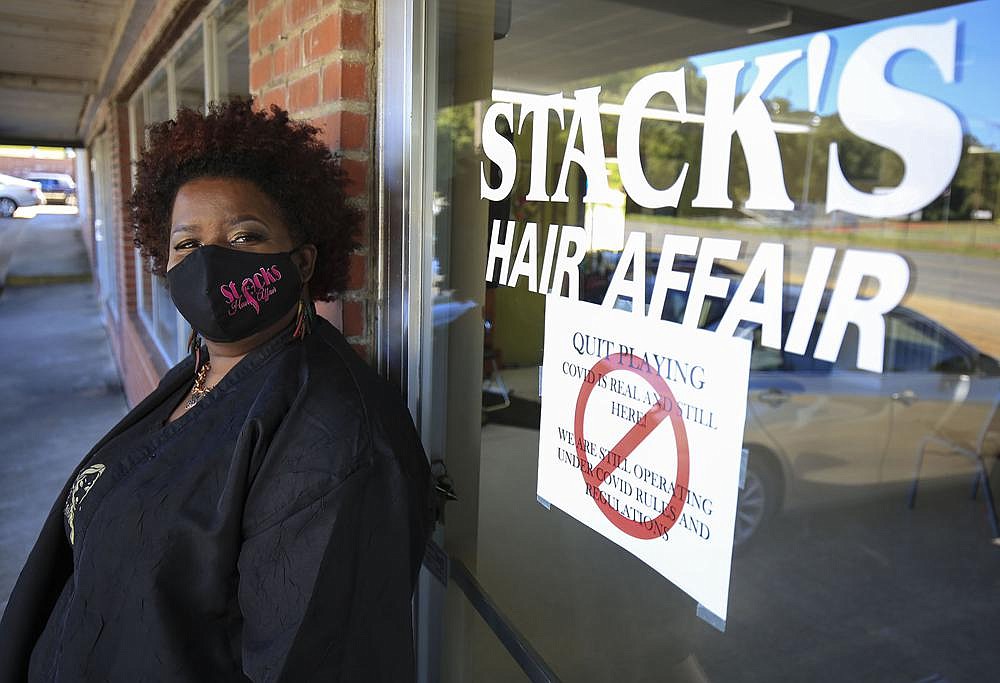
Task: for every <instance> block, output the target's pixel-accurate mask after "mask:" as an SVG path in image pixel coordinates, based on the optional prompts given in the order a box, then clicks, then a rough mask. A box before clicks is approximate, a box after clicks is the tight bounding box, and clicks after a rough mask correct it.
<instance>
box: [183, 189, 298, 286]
mask: <svg viewBox="0 0 1000 683" xmlns="http://www.w3.org/2000/svg"><path fill="white" fill-rule="evenodd" d="M206 244H215V245H218V246H220V247H228V248H230V249H239V250H241V251H256V252H263V253H268V252H278V251H289V250H291V249H292V248H293V247H295V246H296V245H295V244H294V243H293V241H292V236H291V234H290V232H289V230H288V226H287V225H285V222H284V221H283V220H282V218H281V213H280V211H279V209H278V207H277V206H276V205H275V203H274V201H273V200H272V199H271V198H270V197H269V196H268V195H266V194H264V193H263V192H261V191H260V190H259V189H258V188H257V186H256V185H255V184H254V183H252V182H250V181H248V180H243V179H241V178H213V177H205V178H196V179H194V180H190V181H188V182H186V183H184V184H183V185H181V187H180V189H179V190H178V191H177V196H176V198H175V199H174V206H173V211H172V213H171V218H170V242H169V254H168V258H167V270H170V269H171V268H173V267H174V266H176V265H177V264H178V263H180V262H181V261H183V260H184V258H185V257H186V256H187V255H188V254H190V253H192V252H193V251H194V250H195V249H197V248H198V247H200V246H203V245H206ZM315 254H316V251H315V248H306V249H302V250H300V251H297V252H295V253H294V254H292V257H293V259H294V260H295V261H296V263H297V264H298V266H299V269H300V271H301V274H302V280H303V281H306V280H308V279H309V277H311V276H312V270H313V265H314V263H315Z"/></svg>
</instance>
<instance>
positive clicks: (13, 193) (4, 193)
mask: <svg viewBox="0 0 1000 683" xmlns="http://www.w3.org/2000/svg"><path fill="white" fill-rule="evenodd" d="M44 203H45V195H43V194H42V187H41V185H40V184H39V183H36V182H32V181H30V180H25V179H24V178H15V177H14V176H12V175H6V174H5V173H0V217H3V218H10V217H11V216H13V215H14V212H15V211H17V208H18V207H19V206H35V205H36V204H44Z"/></svg>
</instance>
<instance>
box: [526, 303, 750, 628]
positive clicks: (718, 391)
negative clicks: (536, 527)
mask: <svg viewBox="0 0 1000 683" xmlns="http://www.w3.org/2000/svg"><path fill="white" fill-rule="evenodd" d="M749 373H750V341H749V340H748V339H742V338H736V337H729V336H723V335H719V334H713V333H711V332H708V331H705V330H700V329H697V328H691V327H684V326H682V325H679V324H675V323H670V322H666V321H662V320H655V319H652V318H647V317H645V316H644V315H634V314H632V313H629V312H626V311H621V310H617V309H613V308H605V307H600V306H597V305H594V304H590V303H586V302H574V301H570V300H568V299H566V298H563V297H559V296H555V295H550V296H548V297H546V308H545V355H544V362H543V370H542V388H543V396H542V417H541V427H540V439H539V453H538V496H539V497H540V498H542V499H544V500H545V501H547V502H548V503H550V504H551V505H555V506H556V507H558V508H559V509H561V510H563V511H564V512H566V513H567V514H569V515H570V516H572V517H574V518H576V519H577V520H579V521H580V522H582V523H584V524H586V525H587V526H588V527H590V528H591V529H594V530H595V531H597V532H598V533H600V534H602V535H603V536H605V537H606V538H608V539H610V540H611V541H613V542H615V543H617V544H618V545H619V546H621V547H622V548H624V549H625V550H628V551H629V552H630V553H632V554H633V555H635V556H636V557H638V558H639V559H641V560H642V561H643V562H645V563H646V564H648V565H649V566H651V567H652V568H653V569H655V570H656V571H657V572H659V573H660V574H662V575H663V576H664V577H666V578H667V579H669V580H670V581H672V582H673V583H674V584H676V585H677V586H678V587H679V588H681V590H683V591H684V592H685V593H687V594H688V595H690V596H691V597H693V598H694V599H695V600H697V601H698V602H699V603H700V604H702V605H704V606H705V607H706V608H707V609H709V610H710V611H712V612H713V613H714V614H716V615H717V616H719V617H720V618H721V619H723V620H725V618H726V611H727V604H728V597H729V572H730V564H731V561H732V552H733V530H734V528H735V521H736V502H737V494H738V491H739V472H740V459H741V449H742V444H743V426H744V422H745V419H746V400H747V385H748V381H749Z"/></svg>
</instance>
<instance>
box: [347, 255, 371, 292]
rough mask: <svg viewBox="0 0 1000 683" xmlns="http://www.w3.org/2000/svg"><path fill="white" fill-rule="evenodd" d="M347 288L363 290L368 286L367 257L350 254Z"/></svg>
mask: <svg viewBox="0 0 1000 683" xmlns="http://www.w3.org/2000/svg"><path fill="white" fill-rule="evenodd" d="M348 271H349V272H348V275H347V288H348V289H364V288H366V287H367V285H368V255H367V254H351V265H350V267H349V268H348Z"/></svg>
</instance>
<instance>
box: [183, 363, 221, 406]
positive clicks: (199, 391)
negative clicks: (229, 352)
mask: <svg viewBox="0 0 1000 683" xmlns="http://www.w3.org/2000/svg"><path fill="white" fill-rule="evenodd" d="M211 367H212V363H211V361H209V362H206V363H205V364H204V365H202V366H201V369H199V370H198V374H197V375H196V376H195V378H194V386H193V387H192V388H191V398H189V399H188V401H187V403H186V404H185V405H184V407H185V408H193V407H194V405H195V404H196V403H197V402H198V401H200V400H201V399H202V398H204V397H205V394H207V393H208V392H210V391H211V390H212V389H214V388H215V385H214V384H213V385H212V386H210V387H206V386H205V380H206V378H207V377H208V371H209V369H210V368H211Z"/></svg>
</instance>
